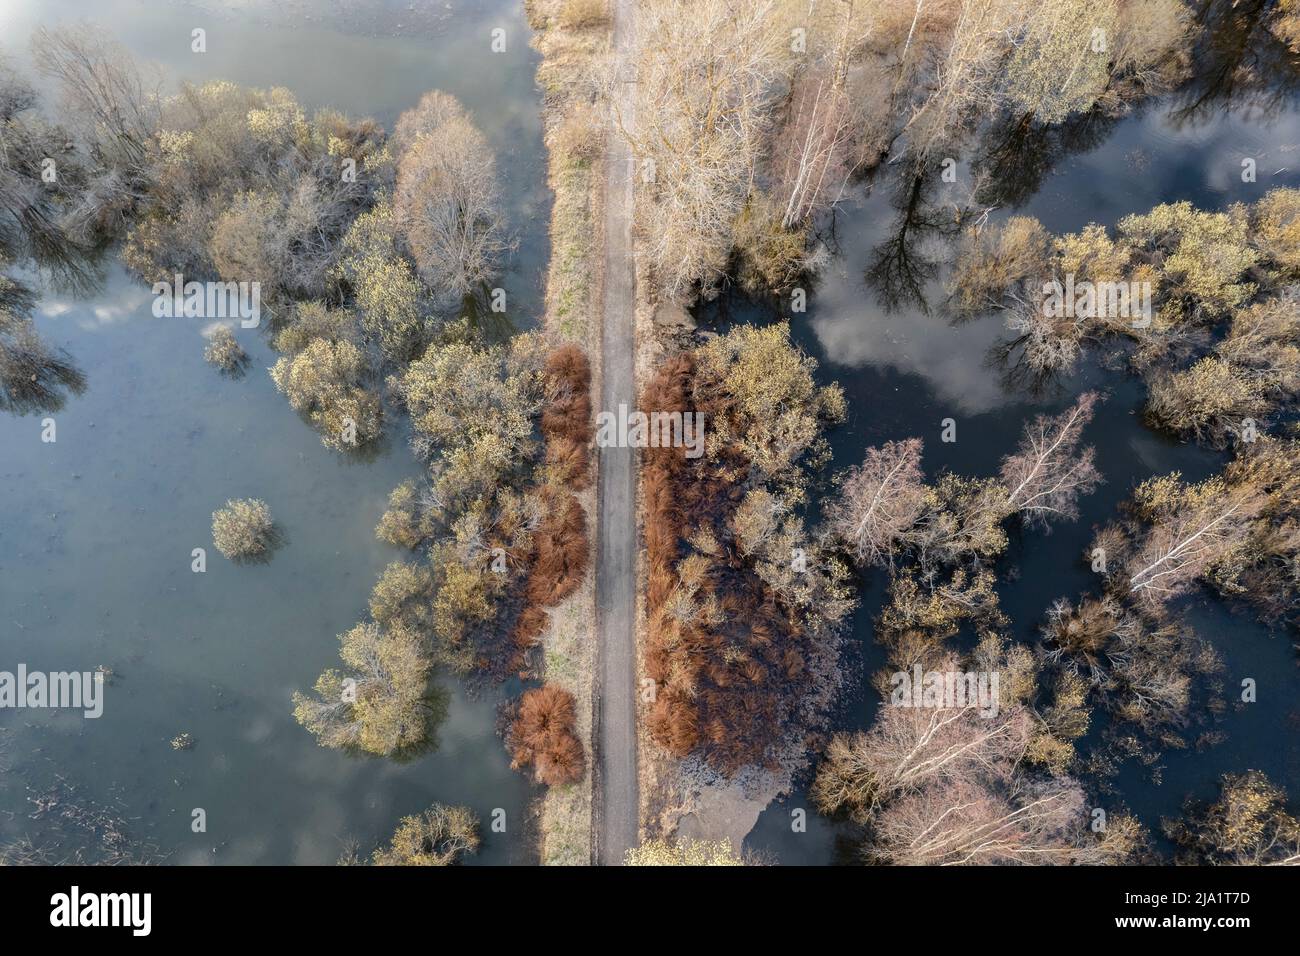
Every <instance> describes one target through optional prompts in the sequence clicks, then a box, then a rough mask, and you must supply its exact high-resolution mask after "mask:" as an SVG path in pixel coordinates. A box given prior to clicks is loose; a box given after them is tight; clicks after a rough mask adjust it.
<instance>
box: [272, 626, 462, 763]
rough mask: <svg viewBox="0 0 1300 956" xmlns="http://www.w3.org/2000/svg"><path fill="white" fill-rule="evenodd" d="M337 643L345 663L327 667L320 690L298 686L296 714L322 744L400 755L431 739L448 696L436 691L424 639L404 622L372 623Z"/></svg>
mask: <svg viewBox="0 0 1300 956" xmlns="http://www.w3.org/2000/svg"><path fill="white" fill-rule="evenodd" d="M339 643H340V645H341V647H340V651H339V656H340V657H341V658H342V661H343V666H344V669H343V670H341V671H340V670H336V669H333V668H331V669H329V670H327V671H325V672H324V673H322V674H321V675H320V677H319V678H318V679H317V681H316V686H315V695H314V696H308V695H306V694H302V693H299V692H297V691H295V692H294V695H293V705H294V710H293V716H294V719H295V720H297V721H298V723H300V724H302V725H303V726H304V727H306V728H307V730H309V731H310V732H311V733H313V734H315V735H316V737H317V739H318V740H319V742H320V744H321V746H324V747H338V748H342V749H349V750H351V749H355V750H360V751H363V752H366V753H372V754H378V755H381V756H397V757H400V756H405V755H407V754H411V753H415V752H418V751H419V750H421V749H423V748H425V747H427V746H429V745H430V731H431V729H432V727H433V726H435V725H436V723H437V721H438V720H439V719H440V710H441V709H442V708H443V707H445V703H444V702H442V701H441V700H440V698H438V697H437V696H436V695H432V694H430V691H429V675H430V672H431V668H432V661H431V660H430V658H429V654H428V651H427V650H426V648H425V642H424V640H423V639H422V638H421V637H420V636H419V635H418V634H416V633H414V632H412V631H409V630H406V629H405V628H403V627H394V628H391V629H388V630H384V629H383V628H381V627H380V626H379V625H377V624H373V623H366V624H358V625H356V626H355V627H353V628H352V629H351V630H350V631H348V632H347V633H345V634H343V635H341V636H340V638H339Z"/></svg>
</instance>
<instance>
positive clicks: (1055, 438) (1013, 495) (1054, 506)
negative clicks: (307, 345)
mask: <svg viewBox="0 0 1300 956" xmlns="http://www.w3.org/2000/svg"><path fill="white" fill-rule="evenodd" d="M1096 404H1097V393H1096V392H1085V393H1084V394H1082V395H1080V396H1079V400H1078V401H1077V402H1075V403H1074V405H1073V407H1071V408H1069V409H1067V410H1066V411H1065V412H1063V413H1062V414H1060V415H1056V416H1047V415H1040V416H1038V417H1037V418H1036V419H1034V421H1033V422H1032V423H1031V424H1030V425H1029V426H1028V427H1027V428H1026V429H1025V434H1024V437H1023V438H1022V439H1021V442H1020V448H1019V450H1018V451H1017V452H1016V454H1014V455H1010V456H1008V457H1007V458H1004V459H1003V461H1002V472H1001V477H1002V482H1003V484H1005V485H1006V487H1007V510H1008V511H1009V512H1020V513H1021V514H1022V515H1024V517H1025V521H1026V522H1028V523H1038V524H1043V525H1046V524H1048V523H1049V522H1050V521H1052V520H1054V519H1058V518H1064V519H1066V520H1073V519H1074V518H1077V517H1078V516H1079V495H1081V494H1088V493H1090V492H1091V491H1092V490H1093V489H1095V488H1096V487H1097V484H1098V482H1100V480H1101V475H1100V474H1099V473H1098V472H1097V468H1096V466H1095V465H1094V464H1093V449H1092V448H1091V447H1089V448H1084V449H1083V450H1080V449H1079V438H1080V437H1081V435H1082V434H1083V429H1084V426H1086V425H1087V424H1088V422H1089V421H1091V420H1092V415H1093V409H1094V407H1095V406H1096Z"/></svg>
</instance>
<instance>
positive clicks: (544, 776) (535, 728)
mask: <svg viewBox="0 0 1300 956" xmlns="http://www.w3.org/2000/svg"><path fill="white" fill-rule="evenodd" d="M575 721H576V702H575V701H574V699H573V695H572V694H570V693H569V692H568V691H567V690H564V689H563V688H561V687H558V686H556V685H555V684H546V685H544V686H542V687H537V688H534V689H533V690H529V691H525V692H524V695H523V696H522V697H521V698H520V699H519V708H518V711H517V713H516V714H515V719H514V721H513V722H512V723H511V725H510V730H509V733H508V734H507V738H506V746H507V747H508V748H509V750H510V755H511V764H510V765H511V767H513V768H514V769H516V770H519V769H522V768H524V767H532V768H533V775H534V776H535V777H536V779H537V781H538V782H539V783H544V784H546V785H548V786H552V787H554V786H560V785H563V784H566V783H576V782H577V781H579V780H581V779H582V775H583V773H584V772H585V769H586V757H585V755H584V754H583V751H582V742H581V741H580V740H578V736H577V734H576V733H574V724H575Z"/></svg>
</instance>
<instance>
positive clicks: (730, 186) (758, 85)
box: [611, 0, 786, 297]
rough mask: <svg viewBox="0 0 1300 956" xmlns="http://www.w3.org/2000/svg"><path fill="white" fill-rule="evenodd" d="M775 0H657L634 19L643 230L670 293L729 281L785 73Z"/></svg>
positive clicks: (634, 126) (625, 122) (624, 126)
mask: <svg viewBox="0 0 1300 956" xmlns="http://www.w3.org/2000/svg"><path fill="white" fill-rule="evenodd" d="M774 9H775V4H774V2H773V0H760V2H757V3H755V2H749V0H652V2H648V3H645V4H642V6H641V9H640V11H639V13H638V17H637V30H636V49H635V52H634V62H635V66H636V71H637V77H636V89H635V94H634V103H633V106H634V111H635V122H634V123H633V122H631V121H630V117H625V116H624V115H623V114H622V112H621V110H619V106H618V103H619V97H611V101H612V102H613V103H614V108H615V111H616V117H615V118H616V120H617V122H618V125H619V128H620V129H621V130H622V133H623V135H625V136H626V137H627V138H628V140H629V142H630V143H631V145H632V149H633V152H634V154H635V158H636V161H637V162H638V164H639V168H638V170H637V176H638V181H639V183H640V192H639V198H640V207H641V208H640V210H639V212H638V224H639V228H640V234H641V237H642V241H643V244H644V248H645V250H646V253H647V256H648V261H649V262H650V263H651V265H652V266H653V268H654V270H655V275H656V280H657V282H658V283H659V286H660V288H661V290H662V291H663V292H664V293H665V294H667V295H670V296H678V297H680V296H687V295H689V294H690V292H691V290H692V289H693V288H694V287H695V286H697V285H699V286H702V287H703V288H704V289H705V291H706V292H707V291H708V290H709V289H711V288H712V287H713V286H715V285H716V284H717V283H718V282H720V281H721V279H722V276H723V274H724V270H725V267H726V264H727V256H728V254H729V253H730V251H731V244H732V242H731V238H732V228H733V224H734V223H735V221H736V217H737V216H738V215H739V214H740V212H741V210H742V209H743V208H744V206H745V202H746V201H747V199H748V197H749V194H750V191H751V188H752V185H753V180H754V175H755V168H756V165H757V161H758V157H759V154H760V151H761V149H762V145H763V138H764V135H765V134H766V131H767V130H768V128H769V126H770V123H771V113H772V109H773V106H774V105H775V103H776V102H777V98H778V94H779V92H780V90H779V85H778V80H780V79H782V78H783V77H784V76H785V74H786V66H785V61H784V50H783V47H782V41H783V40H784V39H785V37H784V36H782V35H780V34H779V32H778V30H777V29H775V25H776V21H775V19H774V16H773V13H774Z"/></svg>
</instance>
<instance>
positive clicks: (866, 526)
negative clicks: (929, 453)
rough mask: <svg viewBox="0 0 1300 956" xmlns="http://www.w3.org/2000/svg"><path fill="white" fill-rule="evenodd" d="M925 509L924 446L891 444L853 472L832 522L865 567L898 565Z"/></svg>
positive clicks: (832, 510) (918, 442) (835, 504)
mask: <svg viewBox="0 0 1300 956" xmlns="http://www.w3.org/2000/svg"><path fill="white" fill-rule="evenodd" d="M924 507H925V484H924V476H923V475H922V473H921V440H920V439H918V438H912V439H909V440H907V441H901V442H892V441H891V442H886V443H885V444H884V445H882V446H881V447H879V448H868V449H867V453H866V457H865V458H864V460H863V462H862V464H861V465H857V466H855V467H853V468H852V469H850V471H849V474H848V477H847V478H846V479H845V481H844V487H843V489H842V491H841V493H840V496H839V497H838V498H837V499H836V500H835V501H834V502H833V503H832V504H831V506H830V509H829V515H828V517H829V520H830V523H831V527H832V528H833V529H834V531H835V533H836V534H837V535H838V536H839V537H840V538H841V539H842V540H843V541H844V542H845V543H846V544H847V545H848V546H849V548H850V549H851V550H852V552H853V555H854V557H856V558H857V560H858V561H859V563H861V564H866V565H880V564H888V563H891V562H892V559H893V551H894V548H895V547H896V546H897V544H898V542H899V539H900V537H901V535H902V534H903V532H905V531H906V530H907V529H909V528H910V527H911V526H912V525H913V523H915V521H916V519H917V518H918V517H920V515H921V511H922V509H923V508H924Z"/></svg>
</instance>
